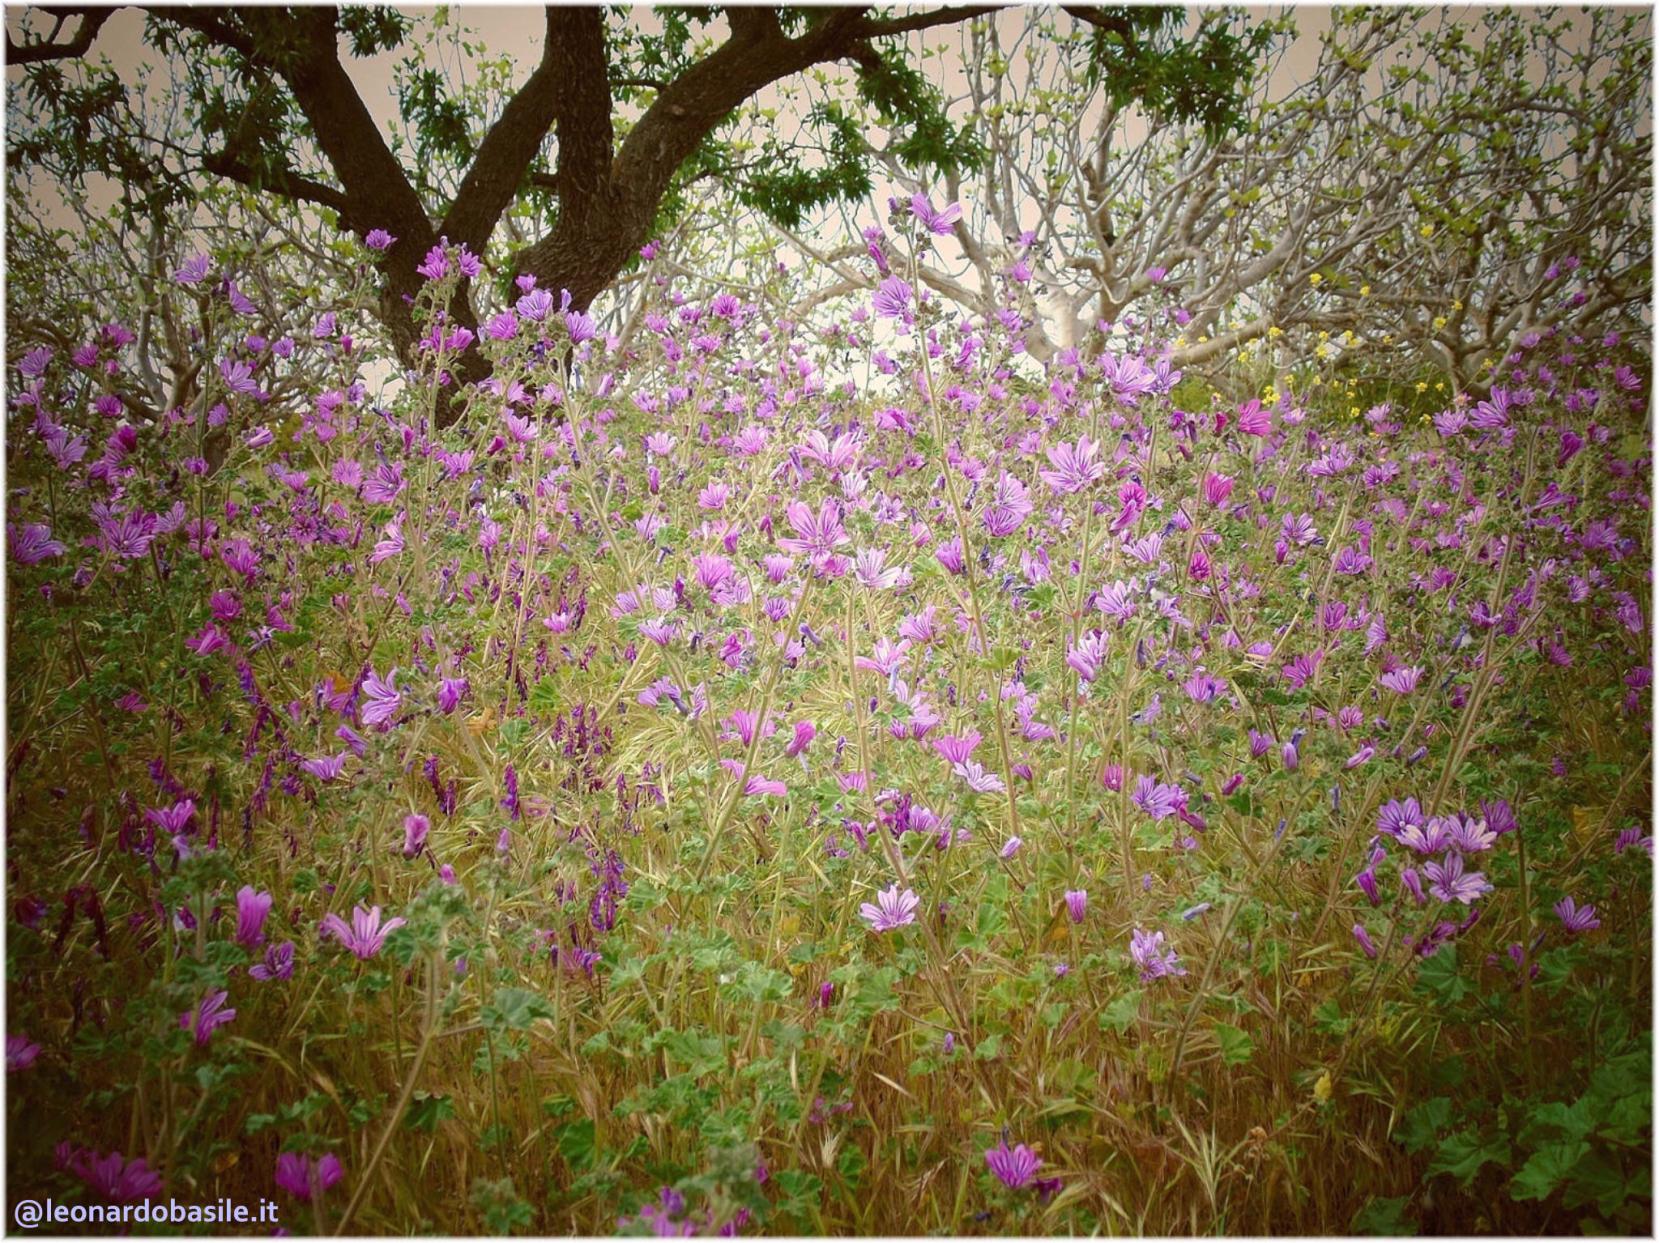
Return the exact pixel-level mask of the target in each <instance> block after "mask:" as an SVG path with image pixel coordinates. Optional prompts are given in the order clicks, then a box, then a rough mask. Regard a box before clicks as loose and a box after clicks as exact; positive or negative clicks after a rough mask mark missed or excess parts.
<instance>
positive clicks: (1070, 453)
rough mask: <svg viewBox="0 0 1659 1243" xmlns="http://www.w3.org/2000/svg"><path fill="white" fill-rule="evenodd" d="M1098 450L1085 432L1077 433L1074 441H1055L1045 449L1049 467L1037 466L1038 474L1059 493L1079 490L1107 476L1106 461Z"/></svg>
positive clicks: (1067, 493)
mask: <svg viewBox="0 0 1659 1243" xmlns="http://www.w3.org/2000/svg"><path fill="white" fill-rule="evenodd" d="M1099 451H1100V446H1099V445H1097V444H1094V443H1093V442H1091V441H1090V440H1089V438H1088V437H1087V436H1080V437H1079V438H1078V440H1077V443H1076V444H1075V445H1072V444H1066V443H1061V444H1057V445H1055V446H1054V447H1053V448H1051V449H1049V451H1048V460H1049V465H1050V467H1051V468H1052V469H1049V470H1039V471H1038V472H1037V477H1038V478H1039V479H1041V480H1042V481H1043V482H1044V483H1046V484H1047V485H1048V486H1049V487H1050V488H1052V489H1054V491H1056V492H1058V493H1060V494H1061V495H1062V496H1065V495H1070V494H1071V493H1074V492H1081V491H1082V490H1083V489H1084V488H1086V487H1088V486H1089V485H1090V484H1091V483H1098V482H1099V481H1100V480H1101V479H1103V478H1105V477H1106V464H1105V463H1104V462H1102V461H1100V460H1099Z"/></svg>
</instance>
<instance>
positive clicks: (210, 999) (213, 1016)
mask: <svg viewBox="0 0 1659 1243" xmlns="http://www.w3.org/2000/svg"><path fill="white" fill-rule="evenodd" d="M229 996H230V994H229V993H228V992H226V991H225V990H224V989H222V988H221V989H220V990H219V991H218V992H216V993H209V994H208V995H207V996H206V997H204V998H202V1000H201V1001H200V1002H199V1003H198V1004H197V1005H196V1006H195V1008H193V1009H190V1010H186V1011H185V1012H184V1013H183V1014H181V1015H179V1026H180V1027H182V1028H184V1030H185V1031H194V1032H195V1035H196V1043H197V1044H199V1045H205V1044H206V1043H207V1042H208V1040H210V1039H211V1038H212V1036H213V1033H214V1032H215V1031H217V1030H218V1029H219V1028H221V1027H223V1026H224V1025H225V1024H226V1023H228V1022H230V1021H231V1020H232V1019H234V1018H235V1017H236V1011H235V1010H231V1009H228V1008H227V1007H226V1006H225V999H226V998H227V997H229Z"/></svg>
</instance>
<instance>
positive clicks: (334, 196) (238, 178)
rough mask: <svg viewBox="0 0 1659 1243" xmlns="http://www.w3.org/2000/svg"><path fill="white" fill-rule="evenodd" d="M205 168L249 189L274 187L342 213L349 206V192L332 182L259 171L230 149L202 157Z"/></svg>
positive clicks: (290, 195) (297, 197)
mask: <svg viewBox="0 0 1659 1243" xmlns="http://www.w3.org/2000/svg"><path fill="white" fill-rule="evenodd" d="M202 168H203V170H204V171H206V172H209V173H212V174H213V175H214V176H216V177H224V178H225V179H227V180H229V181H234V182H236V183H237V184H238V185H244V186H247V187H249V188H250V189H254V190H274V191H275V192H276V193H278V194H280V195H282V196H283V197H284V198H288V199H295V200H298V201H301V202H306V203H315V204H317V206H319V207H327V208H331V209H332V210H334V211H336V212H338V213H340V215H341V216H342V217H344V216H345V215H346V213H347V212H348V210H349V208H350V204H349V203H348V202H347V200H346V196H345V195H344V194H341V193H340V191H338V190H336V189H335V188H334V187H333V186H328V185H324V184H323V183H322V182H320V181H313V180H312V179H311V178H309V177H301V176H299V175H298V174H296V173H278V174H275V175H274V176H272V175H268V174H261V173H258V172H256V171H255V170H254V169H252V168H250V167H249V166H248V165H247V164H245V163H243V161H242V160H241V159H240V158H238V157H237V156H235V155H233V154H232V153H231V152H229V151H210V152H208V153H207V155H205V156H203V157H202Z"/></svg>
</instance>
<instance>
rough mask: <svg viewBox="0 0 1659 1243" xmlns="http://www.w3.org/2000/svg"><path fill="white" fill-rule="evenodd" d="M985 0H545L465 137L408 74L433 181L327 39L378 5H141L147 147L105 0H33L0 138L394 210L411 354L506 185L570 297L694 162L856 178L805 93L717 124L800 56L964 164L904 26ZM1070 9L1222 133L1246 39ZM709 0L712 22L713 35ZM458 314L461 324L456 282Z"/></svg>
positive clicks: (87, 166) (895, 146) (363, 216)
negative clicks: (539, 20)
mask: <svg viewBox="0 0 1659 1243" xmlns="http://www.w3.org/2000/svg"><path fill="white" fill-rule="evenodd" d="M999 7H1000V6H997V5H971V4H968V5H947V6H944V7H937V8H931V9H922V10H918V11H911V12H904V13H897V14H895V13H890V12H886V11H882V10H878V9H875V8H874V7H872V6H856V7H846V8H786V7H769V6H763V7H745V6H736V5H733V6H722V7H710V8H695V9H669V10H660V11H658V12H657V14H656V21H657V22H658V23H659V24H660V30H657V31H652V32H650V33H646V32H644V31H643V30H642V29H641V28H640V27H639V25H638V24H637V21H636V19H635V18H634V17H633V16H632V15H631V14H628V13H627V12H626V11H612V10H605V9H600V8H567V7H549V8H547V10H546V12H545V19H544V21H545V29H544V34H543V39H542V47H541V53H540V58H539V61H538V62H537V64H536V66H535V68H534V70H533V71H532V72H531V73H530V75H529V77H528V79H527V80H526V81H525V82H524V83H523V84H522V85H521V86H519V87H518V89H517V90H516V91H514V92H513V93H512V94H511V96H510V98H508V99H507V100H506V102H505V104H504V106H502V107H501V108H500V110H499V112H498V113H497V114H496V115H495V117H494V119H493V121H492V122H491V123H490V124H488V126H487V127H485V128H484V129H483V130H482V134H481V136H480V137H477V138H476V141H475V140H474V136H473V134H472V133H471V132H470V128H469V127H468V126H467V125H466V124H465V108H464V106H463V105H461V104H460V103H459V102H458V101H457V100H456V99H455V98H454V97H453V95H452V94H451V93H449V92H448V91H447V89H446V86H445V84H444V83H443V82H442V81H440V80H439V79H438V77H437V75H434V74H431V73H430V71H424V72H422V73H419V74H416V75H414V76H413V77H411V78H409V79H407V81H408V82H409V84H410V86H411V88H412V89H411V90H409V91H406V92H405V98H404V100H403V104H404V107H405V110H406V113H408V114H409V115H412V116H413V117H414V118H415V119H416V120H417V122H418V123H419V124H418V128H419V132H420V134H421V135H422V139H423V142H425V143H426V144H427V145H428V147H429V148H430V149H431V150H432V151H434V152H438V153H441V154H443V155H445V156H447V157H449V158H453V159H457V160H459V161H460V162H461V164H462V166H463V167H464V172H462V173H461V175H460V177H459V179H458V181H457V182H456V184H455V186H454V189H453V193H449V194H444V195H441V196H438V195H434V194H433V193H432V192H431V191H432V189H433V182H432V180H431V179H429V178H427V177H425V176H423V175H422V174H421V173H420V172H419V171H417V172H416V173H415V174H413V175H412V174H411V171H410V170H409V169H408V168H407V167H406V166H405V165H404V163H403V162H402V161H401V160H400V159H399V157H398V155H397V154H396V153H395V151H394V149H393V147H392V146H391V145H390V144H389V143H388V141H387V138H386V136H385V135H384V134H383V133H382V132H381V130H380V128H379V127H378V126H377V125H376V124H375V121H374V118H373V116H372V114H371V112H370V110H369V108H368V107H367V105H366V104H365V102H364V100H363V99H362V97H361V96H360V94H359V92H358V90H357V87H356V85H355V84H354V82H353V80H352V78H351V75H350V74H349V73H348V71H347V68H346V63H345V61H344V60H343V59H342V57H343V56H347V57H351V56H356V57H362V56H370V55H375V54H378V53H383V52H388V51H394V50H397V49H400V48H401V47H402V46H403V45H404V43H405V40H406V39H407V38H408V36H409V33H410V30H411V23H410V21H409V19H408V18H406V17H405V16H403V15H402V14H400V13H399V12H397V11H396V10H394V9H389V8H348V9H339V8H334V7H317V8H256V7H244V8H180V7H163V6H156V7H153V8H146V9H144V10H143V11H144V13H145V15H146V24H145V39H146V42H147V43H148V45H149V46H150V47H151V48H153V49H155V50H156V51H158V52H160V53H163V54H166V55H169V56H172V57H173V60H174V64H175V65H176V66H177V67H178V69H179V71H180V72H181V73H182V74H183V75H184V76H185V91H186V95H187V97H188V99H189V100H190V106H191V109H192V111H193V112H194V114H195V116H194V118H193V119H194V120H195V122H196V125H197V128H198V130H199V132H200V134H201V142H200V144H199V145H198V146H197V147H196V148H194V149H191V150H186V151H180V150H178V149H176V147H169V148H164V149H158V148H157V146H156V144H154V143H150V142H146V140H145V136H144V135H143V134H141V133H134V132H133V130H132V127H131V125H130V124H129V122H130V119H131V117H132V115H133V113H132V110H131V108H130V107H129V106H128V94H129V90H130V85H131V84H126V83H122V82H120V81H119V80H118V78H117V77H116V75H115V74H114V72H113V71H112V70H110V69H109V68H108V67H107V65H105V66H98V65H94V64H92V62H91V61H90V60H89V59H87V58H88V54H89V52H90V51H91V50H92V49H93V48H94V46H95V44H96V42H97V39H98V35H99V32H100V30H101V29H102V28H103V27H104V26H106V25H107V22H108V19H109V12H110V11H109V10H107V9H92V8H82V7H77V6H64V7H53V8H50V9H43V10H31V11H28V12H26V13H25V14H24V17H23V21H22V23H21V24H20V25H18V26H17V27H16V29H15V31H8V34H7V60H8V62H9V63H10V64H12V65H16V66H21V67H22V68H23V73H24V76H25V85H24V87H23V89H24V91H25V92H26V97H27V99H28V102H29V104H30V105H31V108H30V111H31V112H32V113H33V114H34V115H36V116H37V117H39V118H40V124H38V125H36V126H33V127H30V129H29V131H28V132H27V133H25V134H23V135H21V136H20V137H19V138H18V139H17V140H15V141H14V144H13V150H12V151H11V152H10V153H9V154H8V158H9V161H10V162H11V163H12V164H13V165H14V166H16V165H17V164H18V163H29V162H36V163H40V164H43V165H45V166H47V167H48V168H50V169H51V170H52V171H54V172H55V173H57V174H58V175H59V176H62V177H66V178H68V179H70V180H75V179H77V178H80V177H83V176H84V175H85V174H86V173H88V172H102V173H105V174H107V175H110V176H113V177H116V178H119V179H122V180H123V181H126V182H137V183H139V184H141V185H142V186H144V187H145V194H146V195H147V196H148V197H149V198H150V199H152V200H153V199H155V198H157V197H160V198H163V199H165V198H166V197H167V196H168V195H171V194H177V193H179V192H180V187H181V185H182V184H184V183H185V182H186V181H187V180H188V179H189V178H190V177H193V176H197V175H200V174H208V175H211V176H215V177H220V178H225V179H228V180H230V181H233V182H239V183H241V184H243V185H246V186H249V187H253V188H255V189H258V190H260V191H264V192H269V193H272V194H276V195H280V196H283V197H285V198H288V199H291V200H296V201H299V202H303V203H309V204H312V205H315V206H316V207H320V208H323V209H326V210H328V211H329V212H332V213H333V214H334V217H335V219H336V221H337V222H338V224H339V226H340V227H341V228H344V229H348V230H351V231H353V232H356V233H359V234H366V233H367V232H368V231H369V230H371V229H375V228H383V229H386V230H387V231H389V232H390V233H391V234H393V235H394V236H395V237H396V239H397V241H396V243H395V244H394V245H393V246H392V247H391V248H390V249H389V250H387V251H386V252H385V253H384V255H383V257H382V259H381V266H382V271H383V274H384V280H385V284H384V296H383V299H382V304H381V308H380V310H381V318H382V319H383V321H384V323H385V324H386V326H387V328H388V330H389V331H390V334H391V337H392V339H393V341H394V343H395V344H396V345H397V347H398V349H399V352H400V354H402V355H403V356H404V357H405V358H406V359H408V358H411V357H412V355H413V351H414V348H415V342H416V336H417V334H416V330H415V325H414V322H413V319H412V316H411V313H410V301H411V298H412V295H413V293H414V292H415V290H416V289H417V288H418V287H419V285H420V277H419V275H418V273H417V271H416V269H417V267H418V266H419V264H420V263H421V261H422V259H423V257H424V256H425V254H426V253H427V252H428V251H429V250H430V249H431V248H432V247H433V246H434V245H435V244H437V243H438V242H439V240H440V239H441V238H445V237H447V238H448V239H449V241H450V242H451V243H455V244H462V243H464V244H465V245H467V246H468V247H469V248H470V249H471V250H473V251H475V252H479V253H482V252H484V251H485V249H486V247H487V246H488V245H489V244H490V242H491V239H492V237H494V236H495V234H496V230H497V226H498V225H499V223H500V222H501V220H502V218H503V215H504V214H505V213H506V212H507V211H508V210H509V208H510V207H511V206H512V205H513V204H514V203H515V202H516V201H518V200H519V199H520V197H521V196H525V195H531V194H540V195H545V196H548V197H549V208H550V210H549V212H548V217H549V220H550V223H549V225H548V227H547V228H546V229H545V231H544V232H542V233H541V235H540V236H538V237H535V238H533V239H531V240H529V241H528V242H527V244H525V245H524V246H523V247H522V248H521V249H520V250H519V251H518V253H517V254H516V255H515V256H514V266H515V267H516V269H517V270H520V271H525V272H529V273H531V274H533V275H534V276H536V277H537V279H538V280H539V281H540V282H541V283H542V285H543V286H544V287H550V288H553V289H568V290H569V291H570V293H571V296H572V302H573V305H574V306H575V307H576V308H578V309H585V308H586V307H587V306H588V305H589V304H590V303H591V302H592V300H593V299H594V298H595V297H596V296H597V295H598V294H600V293H601V292H602V291H603V290H604V289H605V288H606V287H607V286H608V285H609V284H610V283H611V282H612V281H614V280H615V279H616V277H617V276H618V275H619V274H620V273H621V272H623V270H624V269H625V268H626V267H627V265H628V264H629V262H630V261H631V260H632V259H633V257H634V255H635V254H636V253H637V251H638V249H639V247H640V246H641V245H642V244H643V243H644V242H646V241H647V240H648V239H649V238H650V237H651V235H652V232H653V230H654V228H656V227H657V226H659V225H660V223H661V215H662V212H663V209H664V207H665V204H672V203H673V201H674V200H675V197H676V195H677V193H678V192H679V191H680V190H681V189H683V187H684V185H685V183H686V181H687V180H688V179H690V178H696V177H715V178H719V179H721V180H722V181H724V182H726V183H727V184H728V186H729V188H730V189H731V190H732V191H733V192H734V193H735V194H736V195H737V196H738V197H739V198H740V199H742V200H743V201H745V202H748V203H750V204H752V205H755V206H758V207H760V208H761V209H762V210H764V211H766V212H767V213H768V214H769V215H771V216H772V217H773V218H774V219H777V220H779V221H781V222H784V223H789V224H793V223H798V221H799V220H800V218H801V215H802V213H803V212H804V211H807V210H809V209H811V208H813V207H816V206H820V205H823V204H825V203H828V202H831V201H834V200H836V199H851V198H856V197H859V196H861V195H864V194H867V193H868V192H869V190H870V187H871V179H870V167H871V163H870V159H871V152H870V148H869V146H868V144H867V143H866V142H865V141H864V140H863V138H862V136H861V135H860V133H859V131H858V129H857V127H856V126H854V125H853V124H852V121H851V118H850V117H849V115H848V113H847V111H845V110H844V109H842V108H840V107H838V106H837V105H835V104H834V103H830V104H825V105H822V106H820V107H817V108H815V109H813V110H812V112H811V113H810V114H809V115H808V117H807V118H806V122H807V130H808V132H807V133H804V134H802V135H800V136H798V137H797V138H794V139H792V140H790V141H773V142H769V143H767V144H766V145H765V146H764V148H763V149H762V150H761V151H760V152H759V153H758V154H756V153H746V152H743V151H740V150H739V149H738V148H737V147H735V146H733V145H731V144H727V143H723V142H722V141H721V132H722V129H723V127H725V126H726V125H727V123H728V121H729V120H730V119H731V117H732V116H733V114H734V112H735V111H736V110H737V109H738V108H739V107H741V106H742V105H743V104H744V103H745V102H746V101H748V100H751V99H753V98H754V97H755V95H756V94H757V93H758V92H760V91H761V90H762V89H763V88H765V87H766V86H768V85H769V84H771V83H774V82H778V81H780V80H782V79H785V78H788V77H790V76H791V75H794V74H798V73H801V72H802V71H804V70H806V69H809V68H811V67H812V66H815V65H821V64H826V63H830V62H837V61H842V62H847V63H849V64H850V65H851V66H852V68H853V77H852V89H853V90H854V91H855V92H856V94H857V96H858V99H859V101H860V102H861V104H862V105H863V106H864V107H865V108H866V109H868V110H869V111H870V112H872V113H873V114H874V116H875V117H876V118H877V119H878V121H879V123H880V124H881V125H882V126H883V128H884V129H886V130H887V131H888V133H889V134H891V135H894V136H895V138H894V142H893V143H892V144H891V145H890V148H889V149H890V150H892V151H894V152H896V154H897V156H898V157H899V158H900V159H901V160H902V162H903V163H904V165H905V166H906V167H907V168H908V169H910V170H912V171H916V172H920V173H923V174H926V173H933V174H936V175H937V174H943V175H947V176H955V175H957V174H959V173H961V172H963V171H965V170H967V169H970V168H972V167H975V166H977V165H978V163H979V162H980V160H981V158H982V154H983V153H982V150H981V148H980V147H979V145H978V143H977V142H976V141H975V140H973V139H972V138H971V137H970V136H968V135H967V134H966V133H964V132H963V131H962V130H960V129H958V128H957V127H956V126H955V125H953V124H952V123H951V122H950V121H949V120H947V118H946V116H945V109H944V101H943V96H942V93H941V91H940V90H939V88H938V87H937V86H936V85H934V84H931V83H929V82H928V81H927V80H926V79H925V78H924V76H923V75H922V74H921V73H920V72H919V71H918V70H917V69H916V68H915V67H914V66H913V65H912V64H911V63H910V59H909V57H908V55H907V48H906V45H905V38H906V36H909V35H912V34H914V33H916V32H920V31H926V30H930V29H934V28H937V27H941V26H948V25H952V24H956V23H960V22H964V21H970V20H973V19H977V18H981V17H983V16H985V15H988V14H991V13H994V12H995V11H996V10H997V9H998V8H999ZM31 13H44V14H46V15H49V16H50V18H51V19H52V24H51V26H50V28H49V29H48V30H45V31H42V30H41V25H42V23H40V22H39V21H36V20H33V19H32V18H31V16H30V14H31ZM1066 13H1067V14H1068V18H1067V20H1069V21H1071V22H1073V23H1076V24H1077V25H1078V26H1079V27H1080V28H1081V29H1083V30H1085V31H1087V32H1088V39H1089V41H1090V46H1091V49H1092V56H1093V63H1094V64H1095V65H1096V66H1097V67H1098V71H1099V72H1100V73H1102V74H1104V75H1108V76H1109V77H1110V80H1111V81H1112V82H1113V83H1115V84H1117V90H1118V91H1119V92H1120V93H1122V94H1124V95H1125V96H1133V97H1135V98H1138V99H1139V100H1141V101H1142V102H1143V103H1144V104H1145V106H1146V107H1147V108H1148V109H1149V110H1150V111H1151V112H1152V113H1153V114H1154V115H1155V116H1160V117H1167V118H1169V119H1171V120H1179V121H1191V120H1198V121H1201V122H1203V123H1204V124H1205V125H1207V126H1209V127H1210V128H1212V129H1216V130H1220V129H1224V128H1226V127H1228V126H1231V125H1235V124H1237V123H1238V119H1239V110H1238V96H1237V93H1236V83H1237V81H1238V79H1239V78H1240V77H1241V76H1242V75H1243V73H1244V72H1245V70H1246V68H1247V58H1246V57H1245V56H1244V55H1243V54H1242V52H1241V51H1240V50H1239V49H1236V48H1232V47H1223V48H1220V49H1217V48H1216V47H1214V46H1209V45H1199V44H1189V43H1187V42H1185V41H1184V40H1183V39H1182V37H1181V29H1180V27H1181V23H1180V22H1179V21H1178V20H1177V15H1178V13H1179V10H1173V9H1167V8H1165V9H1158V8H1139V7H1121V8H1096V7H1090V6H1070V7H1068V8H1067V9H1066ZM720 18H723V19H724V22H723V24H724V27H725V33H724V37H723V38H721V39H715V38H713V37H712V35H711V31H715V30H718V25H717V21H718V19H720ZM1218 50H1219V52H1220V54H1219V55H1218ZM66 61H78V62H81V65H82V72H81V73H79V74H76V75H70V74H67V73H66V72H65V64H64V62H66ZM550 140H552V141H550ZM813 144H816V146H817V147H818V149H819V150H822V151H825V152H828V158H827V160H826V159H817V160H809V161H806V162H805V164H804V165H803V161H802V159H801V155H802V149H803V147H805V146H807V145H813ZM423 191H424V193H423ZM450 314H451V315H452V316H453V317H454V318H455V319H456V320H457V321H459V322H460V323H462V324H463V325H466V326H469V327H473V326H475V325H476V316H475V313H474V307H473V303H472V295H471V291H470V290H468V289H467V288H465V287H464V286H463V288H462V289H461V290H460V291H459V292H458V294H457V296H456V299H455V301H454V303H453V304H452V305H451V307H450ZM482 370H483V364H482V362H481V361H480V360H478V359H477V358H476V357H474V358H472V359H470V360H469V361H468V362H466V363H464V364H463V367H462V371H463V375H464V376H465V377H466V378H475V377H476V376H478V375H480V374H482Z"/></svg>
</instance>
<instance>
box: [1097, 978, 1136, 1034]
mask: <svg viewBox="0 0 1659 1243" xmlns="http://www.w3.org/2000/svg"><path fill="white" fill-rule="evenodd" d="M1141 992H1142V990H1140V989H1138V988H1132V989H1130V990H1129V991H1128V992H1127V993H1119V994H1118V995H1117V996H1116V997H1114V998H1112V1000H1111V1001H1109V1002H1107V1003H1106V1004H1105V1005H1104V1006H1102V1007H1101V1008H1100V1026H1101V1029H1102V1030H1104V1031H1114V1032H1117V1033H1118V1034H1119V1035H1120V1036H1121V1035H1122V1034H1123V1033H1124V1032H1126V1031H1128V1030H1129V1028H1130V1027H1131V1026H1133V1024H1134V1022H1135V1019H1136V1018H1137V1017H1138V1016H1139V1015H1140V1012H1141Z"/></svg>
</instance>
